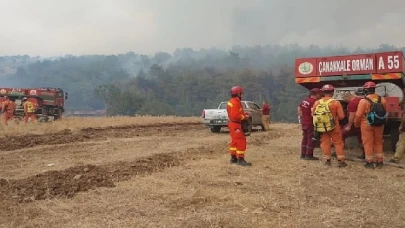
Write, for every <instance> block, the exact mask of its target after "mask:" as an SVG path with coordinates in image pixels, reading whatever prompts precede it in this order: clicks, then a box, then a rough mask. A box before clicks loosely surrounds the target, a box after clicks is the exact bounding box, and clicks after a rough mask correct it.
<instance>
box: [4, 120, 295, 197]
mask: <svg viewBox="0 0 405 228" xmlns="http://www.w3.org/2000/svg"><path fill="white" fill-rule="evenodd" d="M160 126H161V125H160ZM185 126H187V125H185ZM155 127H156V126H155ZM177 127H178V126H177ZM152 128H153V127H152ZM121 129H122V128H121ZM123 129H126V128H123ZM164 130H167V128H165V129H164ZM87 131H90V132H92V130H88V129H87ZM290 131H291V129H280V130H276V129H275V131H273V132H271V131H270V132H267V135H266V134H262V135H258V136H259V137H252V136H250V137H251V138H250V139H249V141H250V144H251V145H262V144H265V143H266V141H267V140H269V139H277V138H280V137H283V136H286V135H288V134H289V132H290ZM101 132H103V130H101ZM227 147H228V145H227V143H224V142H222V141H219V142H218V143H214V144H211V145H207V146H201V147H196V148H191V149H187V150H185V151H175V152H171V153H163V154H162V153H161V154H154V155H151V156H148V157H144V158H140V159H137V160H135V161H125V162H123V161H121V162H116V163H110V164H105V165H99V166H95V165H82V166H75V167H71V168H68V169H65V170H54V171H48V172H44V173H40V174H37V175H35V176H30V177H27V178H23V179H10V180H6V179H0V201H4V200H7V199H8V200H9V199H12V200H15V201H16V202H18V203H29V202H32V201H34V200H45V199H53V198H72V197H74V196H75V195H76V194H77V193H79V192H85V191H88V190H92V189H95V188H98V187H106V188H112V187H115V184H114V183H115V182H120V181H125V180H129V179H131V178H132V177H135V176H138V175H148V174H152V173H154V172H159V171H162V170H164V169H166V168H170V167H175V166H181V165H184V164H186V163H187V161H190V160H198V159H203V158H210V157H212V156H213V155H217V154H221V153H224V151H227Z"/></svg>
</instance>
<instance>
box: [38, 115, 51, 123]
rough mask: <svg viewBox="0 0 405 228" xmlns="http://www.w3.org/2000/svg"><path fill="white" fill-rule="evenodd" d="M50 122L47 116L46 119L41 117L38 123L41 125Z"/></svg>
mask: <svg viewBox="0 0 405 228" xmlns="http://www.w3.org/2000/svg"><path fill="white" fill-rule="evenodd" d="M48 120H49V118H48V117H47V116H46V117H40V118H39V119H38V122H40V123H47V122H48Z"/></svg>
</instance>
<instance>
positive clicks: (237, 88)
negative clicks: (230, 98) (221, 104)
mask: <svg viewBox="0 0 405 228" xmlns="http://www.w3.org/2000/svg"><path fill="white" fill-rule="evenodd" d="M239 93H243V89H242V87H240V86H234V87H232V89H231V95H236V94H239Z"/></svg>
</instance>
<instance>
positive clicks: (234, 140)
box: [226, 97, 247, 158]
mask: <svg viewBox="0 0 405 228" xmlns="http://www.w3.org/2000/svg"><path fill="white" fill-rule="evenodd" d="M226 111H227V113H228V128H229V132H230V136H231V143H230V145H229V152H230V154H231V155H232V156H234V155H236V157H238V158H244V157H245V151H246V136H245V133H244V132H243V130H242V124H241V121H242V120H245V119H246V118H247V117H246V115H245V114H244V112H243V107H242V103H241V101H240V99H239V98H238V97H233V98H231V99H230V100H229V101H228V103H227V105H226Z"/></svg>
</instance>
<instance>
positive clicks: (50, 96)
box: [0, 88, 68, 122]
mask: <svg viewBox="0 0 405 228" xmlns="http://www.w3.org/2000/svg"><path fill="white" fill-rule="evenodd" d="M5 96H8V97H9V98H10V100H12V101H14V102H15V104H16V109H15V112H14V114H15V116H17V117H23V116H24V108H23V104H22V101H23V98H24V97H27V98H28V100H29V101H32V102H33V103H36V106H37V109H36V116H37V118H38V119H39V120H40V121H41V122H46V121H48V119H49V116H52V117H53V118H54V120H58V119H61V118H62V114H63V112H64V111H65V109H64V105H65V100H67V99H68V93H67V92H64V91H63V90H62V89H61V88H0V102H2V101H4V97H5Z"/></svg>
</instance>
